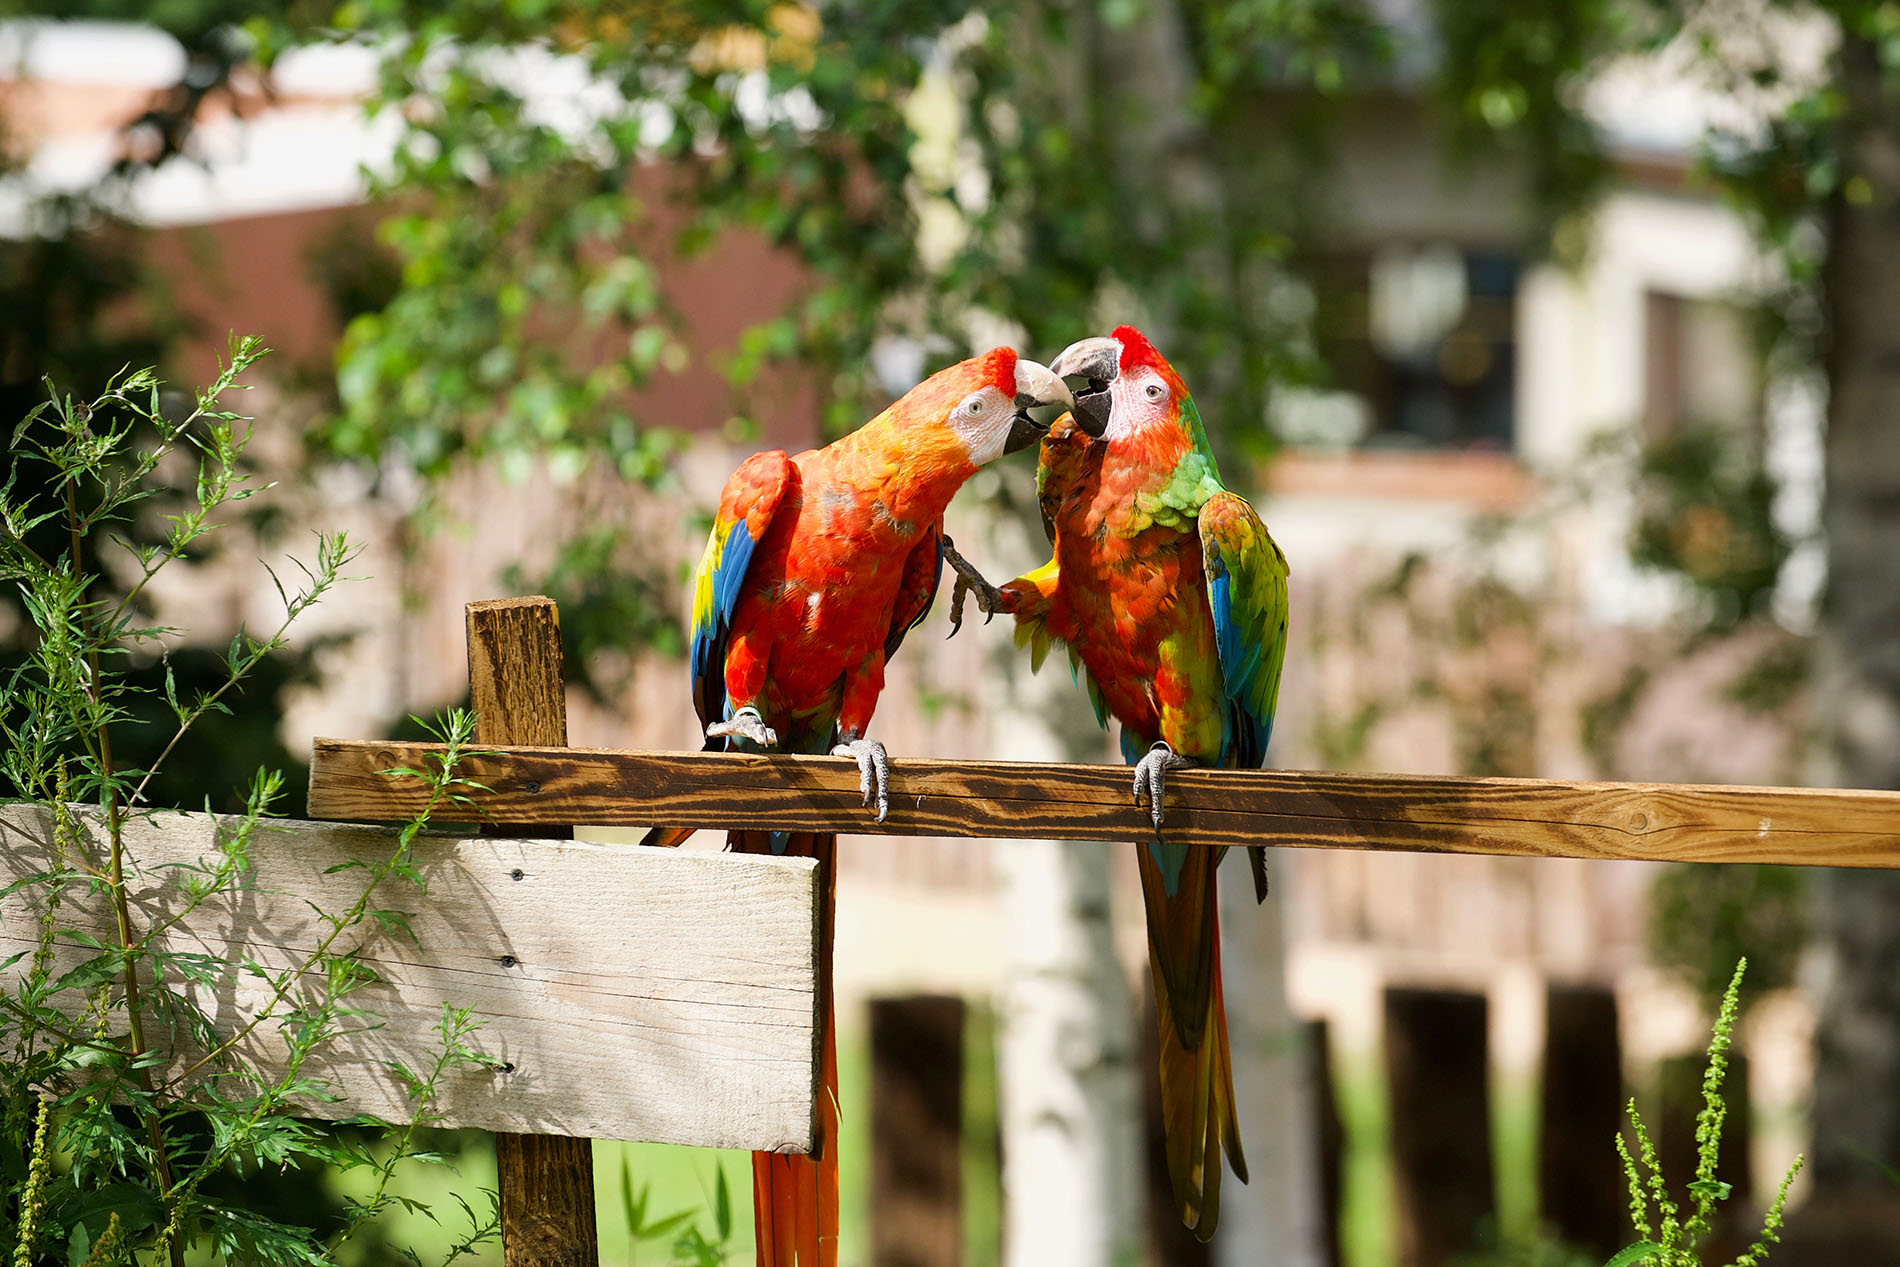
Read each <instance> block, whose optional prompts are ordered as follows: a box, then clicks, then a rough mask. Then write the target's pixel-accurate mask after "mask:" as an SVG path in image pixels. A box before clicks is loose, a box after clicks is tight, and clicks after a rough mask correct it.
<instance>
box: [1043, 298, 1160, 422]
mask: <svg viewBox="0 0 1900 1267" xmlns="http://www.w3.org/2000/svg"><path fill="white" fill-rule="evenodd" d="M1049 369H1050V371H1051V372H1052V373H1054V374H1057V375H1059V376H1060V377H1062V378H1065V379H1071V378H1072V379H1082V380H1084V382H1083V384H1082V385H1081V386H1079V387H1077V388H1076V389H1075V392H1074V398H1075V424H1076V426H1078V427H1080V428H1081V429H1082V430H1083V431H1084V432H1085V433H1087V434H1088V435H1089V436H1091V437H1093V438H1095V439H1098V440H1099V439H1104V438H1106V439H1111V440H1112V439H1115V438H1116V437H1118V436H1123V435H1130V434H1133V433H1135V432H1137V431H1141V430H1143V429H1145V428H1147V427H1150V426H1154V425H1157V424H1168V425H1173V424H1175V423H1177V422H1178V421H1179V419H1180V416H1181V410H1182V408H1183V407H1184V406H1185V405H1186V404H1187V403H1188V391H1187V385H1186V384H1185V383H1183V382H1182V381H1181V376H1180V375H1179V374H1177V373H1175V372H1174V366H1172V365H1170V364H1168V360H1167V358H1166V357H1164V356H1162V355H1161V353H1159V352H1157V351H1155V345H1154V344H1152V343H1150V342H1148V336H1147V335H1145V334H1143V333H1142V332H1141V331H1139V330H1137V329H1135V327H1133V326H1118V327H1117V328H1116V330H1115V333H1114V334H1111V335H1109V336H1108V337H1107V338H1096V339H1083V340H1081V341H1080V342H1078V343H1071V344H1070V345H1069V346H1068V347H1066V348H1064V349H1063V350H1062V355H1060V356H1058V357H1056V359H1055V360H1053V361H1051V362H1050V363H1049Z"/></svg>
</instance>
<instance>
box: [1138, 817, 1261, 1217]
mask: <svg viewBox="0 0 1900 1267" xmlns="http://www.w3.org/2000/svg"><path fill="white" fill-rule="evenodd" d="M1163 847H1164V848H1170V846H1163ZM1137 848H1138V851H1139V854H1140V859H1141V894H1142V898H1143V900H1144V902H1145V903H1146V905H1147V908H1148V963H1149V968H1150V970H1151V971H1152V972H1153V974H1154V985H1155V1012H1156V1015H1157V1018H1158V1020H1159V1022H1160V1026H1161V1044H1160V1046H1161V1119H1162V1121H1161V1125H1162V1130H1163V1132H1164V1133H1165V1135H1166V1137H1167V1146H1168V1179H1169V1181H1170V1182H1171V1183H1172V1184H1173V1187H1174V1199H1175V1204H1176V1205H1177V1206H1178V1207H1179V1208H1180V1211H1181V1222H1183V1223H1184V1224H1186V1225H1187V1226H1188V1227H1189V1228H1190V1229H1192V1230H1193V1232H1194V1234H1195V1236H1197V1237H1199V1238H1200V1239H1201V1240H1208V1239H1209V1238H1211V1237H1212V1236H1213V1235H1214V1228H1215V1227H1216V1226H1217V1225H1218V1224H1219V1222H1220V1181H1221V1163H1220V1158H1221V1152H1222V1150H1223V1148H1224V1149H1225V1150H1226V1153H1227V1160H1228V1162H1229V1163H1230V1164H1231V1165H1232V1166H1233V1168H1234V1174H1235V1175H1236V1176H1237V1177H1238V1178H1239V1179H1240V1181H1241V1182H1242V1183H1245V1182H1247V1160H1246V1158H1245V1157H1244V1156H1243V1155H1242V1154H1241V1150H1240V1123H1239V1121H1238V1120H1237V1118H1236V1115H1235V1110H1234V1071H1233V1062H1232V1060H1231V1059H1230V1058H1229V1056H1228V1051H1227V1009H1226V1007H1225V1005H1224V1004H1223V1003H1222V999H1221V980H1220V920H1219V914H1218V910H1217V901H1216V897H1215V891H1214V871H1215V868H1216V866H1217V864H1218V863H1219V862H1220V855H1221V852H1222V851H1221V850H1219V849H1205V848H1192V849H1187V850H1186V855H1187V856H1186V858H1185V859H1184V860H1183V862H1182V867H1181V876H1180V883H1179V884H1178V885H1176V887H1175V894H1174V896H1173V897H1169V896H1168V894H1167V891H1166V889H1165V887H1164V886H1163V882H1162V872H1161V868H1160V866H1159V865H1158V864H1157V862H1156V860H1155V858H1154V855H1153V853H1152V852H1151V850H1150V848H1149V846H1147V845H1141V846H1138V847H1137Z"/></svg>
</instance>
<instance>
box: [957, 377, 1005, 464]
mask: <svg viewBox="0 0 1900 1267" xmlns="http://www.w3.org/2000/svg"><path fill="white" fill-rule="evenodd" d="M1015 420H1016V405H1015V402H1014V401H1012V400H1010V398H1009V397H1007V396H1005V395H1003V393H1002V392H1000V391H998V390H997V389H996V388H994V387H982V388H979V389H977V390H976V391H973V392H971V393H970V394H969V395H968V396H965V397H964V398H963V399H962V400H960V401H958V402H957V405H956V408H954V409H952V410H951V411H950V417H949V418H948V420H947V421H948V422H949V424H950V429H951V430H952V431H954V432H956V433H957V439H959V440H961V441H962V442H963V449H964V452H966V453H968V454H969V455H970V461H971V462H972V463H973V464H974V465H976V466H981V465H983V464H984V463H985V462H988V461H990V460H991V459H993V458H998V457H1001V456H1002V455H1003V446H1004V445H1006V444H1008V443H1009V428H1010V424H1011V423H1013V422H1014V421H1015Z"/></svg>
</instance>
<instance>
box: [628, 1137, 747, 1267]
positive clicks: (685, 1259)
mask: <svg viewBox="0 0 1900 1267" xmlns="http://www.w3.org/2000/svg"><path fill="white" fill-rule="evenodd" d="M713 1176H714V1177H713V1193H712V1198H711V1200H712V1216H713V1235H712V1236H711V1237H708V1236H707V1235H706V1234H705V1233H704V1232H703V1231H701V1230H700V1227H699V1218H698V1215H699V1211H696V1210H690V1209H688V1210H676V1211H674V1212H673V1213H672V1214H667V1215H661V1216H657V1217H649V1216H648V1213H647V1206H648V1197H649V1195H650V1193H651V1188H650V1187H649V1186H648V1185H646V1184H641V1185H640V1187H639V1188H638V1189H637V1190H636V1189H635V1188H634V1186H633V1170H632V1168H631V1167H629V1166H628V1165H627V1162H626V1159H625V1158H624V1157H623V1158H622V1159H621V1161H620V1200H621V1204H622V1206H623V1207H624V1208H625V1210H626V1215H627V1261H628V1262H629V1263H632V1262H637V1261H638V1258H639V1256H638V1254H637V1253H636V1252H635V1251H636V1249H637V1247H638V1245H639V1243H640V1242H642V1241H664V1242H666V1243H667V1245H668V1250H669V1261H670V1262H672V1263H674V1264H676V1267H720V1265H721V1264H723V1263H724V1262H726V1260H727V1259H728V1258H729V1257H730V1256H731V1252H732V1190H731V1188H730V1187H728V1186H727V1184H726V1168H725V1166H724V1165H723V1164H722V1163H718V1162H715V1163H714V1164H713Z"/></svg>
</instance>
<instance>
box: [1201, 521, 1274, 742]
mask: <svg viewBox="0 0 1900 1267" xmlns="http://www.w3.org/2000/svg"><path fill="white" fill-rule="evenodd" d="M1199 526H1200V535H1201V560H1202V563H1203V565H1204V567H1205V571H1206V574H1207V599H1208V606H1209V607H1210V608H1211V609H1212V610H1213V613H1214V642H1215V646H1216V647H1217V648H1218V650H1219V652H1220V667H1221V679H1222V682H1223V684H1224V685H1225V687H1226V689H1227V698H1228V701H1229V703H1230V706H1231V707H1232V709H1233V713H1234V722H1235V726H1234V731H1235V736H1234V737H1235V744H1234V747H1233V749H1232V750H1231V751H1230V752H1228V753H1227V754H1225V755H1226V757H1227V760H1226V761H1225V762H1224V763H1223V764H1226V765H1229V766H1239V767H1245V768H1255V767H1258V766H1259V765H1260V764H1261V762H1263V761H1265V760H1266V756H1267V740H1268V739H1269V738H1271V737H1272V735H1273V710H1274V707H1275V705H1276V704H1277V703H1278V701H1279V698H1280V666H1281V664H1282V662H1283V661H1284V660H1285V659H1286V618H1287V591H1286V578H1287V566H1286V556H1285V555H1283V554H1281V553H1280V547H1279V546H1277V545H1275V544H1274V542H1273V538H1272V537H1271V536H1269V535H1268V534H1267V526H1266V525H1265V524H1263V523H1261V522H1260V516H1258V515H1256V514H1255V513H1254V510H1253V507H1252V506H1249V505H1248V504H1247V502H1246V500H1245V499H1244V498H1241V497H1238V496H1236V495H1234V494H1233V493H1228V492H1220V493H1216V494H1214V496H1212V497H1210V498H1208V499H1207V502H1206V503H1205V504H1204V505H1203V506H1202V507H1201V511H1200V515H1199Z"/></svg>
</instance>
